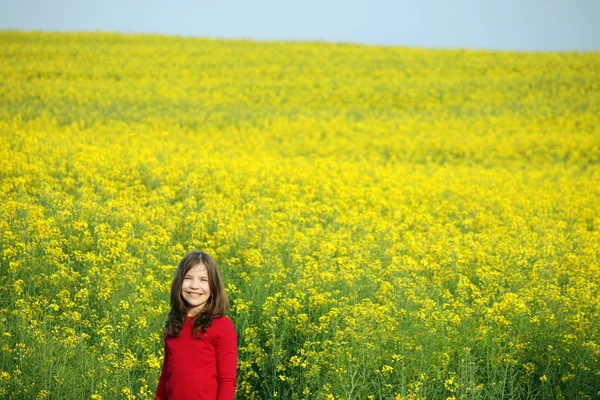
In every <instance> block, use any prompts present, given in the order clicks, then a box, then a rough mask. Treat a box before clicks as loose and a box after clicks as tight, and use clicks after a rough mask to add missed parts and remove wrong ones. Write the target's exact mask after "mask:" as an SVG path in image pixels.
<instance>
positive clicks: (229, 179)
mask: <svg viewBox="0 0 600 400" xmlns="http://www.w3.org/2000/svg"><path fill="white" fill-rule="evenodd" d="M0 42H1V50H0V55H1V58H0V72H1V74H2V80H1V83H0V102H1V105H0V321H1V325H0V327H1V333H0V346H1V349H0V398H8V399H44V398H48V399H50V398H52V399H120V398H123V399H150V398H153V396H154V390H155V388H156V383H157V380H158V375H159V372H160V367H161V362H162V352H163V347H162V346H163V343H162V328H163V326H164V322H165V319H166V314H167V312H168V302H169V288H170V283H171V279H172V276H173V273H174V271H175V267H176V264H177V262H178V260H179V259H180V258H181V257H182V256H183V255H184V254H185V253H186V252H187V251H188V250H190V249H193V248H199V249H202V250H205V251H207V252H209V253H210V254H212V255H213V256H214V257H215V259H216V260H217V263H218V264H219V266H220V268H221V270H222V273H223V275H224V280H225V282H226V286H227V289H228V293H229V296H230V300H231V309H230V312H229V316H230V317H231V319H232V320H233V321H234V323H235V326H236V329H237V331H238V335H239V350H240V353H239V365H238V367H239V368H238V397H239V398H241V399H269V398H281V399H500V398H505V399H506V398H510V399H512V398H523V399H525V398H527V399H534V398H536V399H546V398H563V399H573V398H582V399H594V398H600V296H599V295H598V293H599V292H600V206H599V204H600V54H598V53H526V52H498V51H496V52H492V51H472V50H421V49H412V48H403V47H374V46H359V45H350V44H326V43H292V42H290V43H283V42H253V41H241V40H240V41H234V40H227V41H224V40H210V39H193V38H181V37H166V36H152V35H117V34H105V33H95V34H91V33H89V34H88V33H81V34H65V33H62V34H60V33H39V32H28V33H23V32H9V31H2V32H0Z"/></svg>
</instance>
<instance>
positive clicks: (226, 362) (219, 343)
mask: <svg viewBox="0 0 600 400" xmlns="http://www.w3.org/2000/svg"><path fill="white" fill-rule="evenodd" d="M219 319H220V320H221V321H219V322H220V329H219V331H220V335H218V336H217V340H216V343H215V347H216V354H217V381H218V383H219V389H218V392H217V400H231V399H233V398H235V379H236V374H237V352H238V349H237V334H236V332H235V328H234V326H233V322H231V320H230V319H229V318H227V317H222V318H219Z"/></svg>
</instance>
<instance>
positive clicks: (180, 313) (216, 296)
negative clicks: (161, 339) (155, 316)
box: [165, 250, 229, 337]
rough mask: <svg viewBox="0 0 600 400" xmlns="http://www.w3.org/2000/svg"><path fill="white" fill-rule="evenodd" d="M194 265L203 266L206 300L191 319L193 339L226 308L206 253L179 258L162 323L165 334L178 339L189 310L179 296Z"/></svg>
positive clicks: (214, 267)
mask: <svg viewBox="0 0 600 400" xmlns="http://www.w3.org/2000/svg"><path fill="white" fill-rule="evenodd" d="M198 264H202V265H204V266H205V267H206V269H207V271H208V284H209V287H210V297H209V298H208V300H207V301H206V304H205V305H204V307H203V308H202V311H200V312H199V313H198V314H197V315H196V317H195V318H194V319H193V327H194V337H195V336H197V334H198V331H199V330H201V331H202V332H203V333H204V332H206V330H207V329H208V328H209V327H210V325H211V324H212V323H213V321H214V320H215V319H216V318H218V317H222V316H224V315H225V312H226V311H227V308H228V307H229V301H228V299H227V292H225V287H224V286H223V281H222V280H221V273H220V272H219V268H218V267H217V263H216V262H215V260H213V258H212V257H211V256H209V255H208V254H207V253H205V252H203V251H199V250H192V251H190V252H189V253H187V254H186V255H185V256H184V257H183V258H182V259H181V261H180V262H179V266H178V267H177V270H175V276H174V277H173V282H172V283H171V311H170V312H169V317H168V318H167V323H166V324H165V335H170V336H179V335H180V333H181V329H182V328H183V324H184V323H185V320H186V318H187V313H188V311H189V309H190V308H191V307H189V306H188V304H187V303H186V302H185V300H183V297H182V296H181V286H182V285H183V278H184V277H185V274H187V272H188V271H189V270H190V269H192V268H193V267H195V266H196V265H198Z"/></svg>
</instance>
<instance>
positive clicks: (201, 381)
mask: <svg viewBox="0 0 600 400" xmlns="http://www.w3.org/2000/svg"><path fill="white" fill-rule="evenodd" d="M192 318H193V317H187V319H186V321H185V324H184V325H183V328H182V329H181V334H180V335H179V336H177V337H173V336H168V335H167V337H166V339H165V356H164V360H163V366H162V372H161V374H160V379H159V380H158V387H157V388H156V399H157V400H205V399H210V400H215V399H218V400H230V399H233V398H234V397H235V379H236V372H237V334H236V332H235V328H234V326H233V322H231V320H230V319H229V318H227V317H220V318H217V319H215V320H214V321H213V323H212V325H211V326H210V327H209V328H208V329H207V330H206V334H203V333H202V331H198V337H197V338H194V336H193V327H192V323H191V322H192Z"/></svg>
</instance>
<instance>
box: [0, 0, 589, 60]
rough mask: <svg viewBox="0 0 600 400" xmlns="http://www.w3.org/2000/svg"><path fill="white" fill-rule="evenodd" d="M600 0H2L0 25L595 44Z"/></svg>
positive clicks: (536, 45) (385, 41) (560, 46)
mask: <svg viewBox="0 0 600 400" xmlns="http://www.w3.org/2000/svg"><path fill="white" fill-rule="evenodd" d="M599 21H600V0H570V1H567V0H545V1H544V0H503V1H499V0H493V1H485V0H479V1H477V0H422V1H414V0H413V1H383V0H370V1H367V0H361V1H356V0H346V1H341V0H331V1H327V0H321V1H317V0H304V1H282V0H279V1H277V0H245V1H232V0H212V1H204V0H195V1H192V0H171V1H153V0H104V1H95V0H94V1H91V0H90V1H85V0H55V1H49V0H44V1H42V0H12V1H8V0H0V29H10V30H15V29H16V30H27V31H28V30H43V31H111V32H136V33H163V34H170V35H182V36H201V37H211V38H245V39H255V40H294V41H328V42H352V43H366V44H380V45H399V46H411V47H427V48H474V49H503V50H543V51H547V50H560V51H562V50H579V51H581V50H584V51H589V50H595V51H600V22H599Z"/></svg>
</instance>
